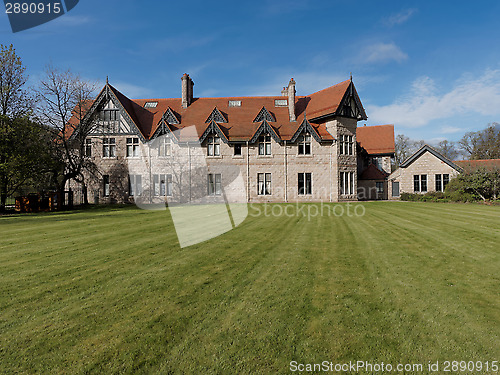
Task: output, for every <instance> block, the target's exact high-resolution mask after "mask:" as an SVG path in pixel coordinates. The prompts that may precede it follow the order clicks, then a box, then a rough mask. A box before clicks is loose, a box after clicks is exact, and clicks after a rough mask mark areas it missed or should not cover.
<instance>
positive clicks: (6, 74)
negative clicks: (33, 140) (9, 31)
mask: <svg viewBox="0 0 500 375" xmlns="http://www.w3.org/2000/svg"><path fill="white" fill-rule="evenodd" d="M27 80H28V76H27V75H26V67H24V65H23V63H22V60H21V58H20V57H19V56H18V55H17V54H16V50H15V49H14V46H13V45H12V44H11V45H10V46H8V47H7V46H4V45H3V44H0V115H2V116H8V117H10V118H16V117H21V116H23V115H25V114H27V113H28V112H29V111H30V109H31V104H32V101H31V98H30V95H29V93H28V90H27V89H26V88H25V85H26V81H27Z"/></svg>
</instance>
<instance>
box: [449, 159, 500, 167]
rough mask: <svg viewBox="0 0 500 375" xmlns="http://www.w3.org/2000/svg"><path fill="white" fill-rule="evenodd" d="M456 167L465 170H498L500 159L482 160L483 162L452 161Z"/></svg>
mask: <svg viewBox="0 0 500 375" xmlns="http://www.w3.org/2000/svg"><path fill="white" fill-rule="evenodd" d="M454 163H455V164H456V165H458V166H459V167H462V168H463V169H465V170H475V169H482V168H483V169H489V170H491V169H499V170H500V159H484V160H456V161H454Z"/></svg>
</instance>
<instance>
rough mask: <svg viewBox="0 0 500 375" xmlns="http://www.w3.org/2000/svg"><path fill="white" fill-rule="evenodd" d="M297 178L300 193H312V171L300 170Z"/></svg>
mask: <svg viewBox="0 0 500 375" xmlns="http://www.w3.org/2000/svg"><path fill="white" fill-rule="evenodd" d="M297 180H298V181H297V190H298V191H297V192H298V195H312V173H311V172H300V173H298V179H297ZM301 181H302V183H301Z"/></svg>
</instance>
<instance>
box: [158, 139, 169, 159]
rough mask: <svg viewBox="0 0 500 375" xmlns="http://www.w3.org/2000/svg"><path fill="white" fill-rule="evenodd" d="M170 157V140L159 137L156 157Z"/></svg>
mask: <svg viewBox="0 0 500 375" xmlns="http://www.w3.org/2000/svg"><path fill="white" fill-rule="evenodd" d="M170 155H172V139H170V137H161V138H160V142H159V145H158V156H170Z"/></svg>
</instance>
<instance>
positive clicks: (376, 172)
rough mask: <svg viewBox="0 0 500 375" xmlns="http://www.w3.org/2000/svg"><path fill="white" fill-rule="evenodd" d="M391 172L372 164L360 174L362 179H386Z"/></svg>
mask: <svg viewBox="0 0 500 375" xmlns="http://www.w3.org/2000/svg"><path fill="white" fill-rule="evenodd" d="M388 175H389V174H387V173H386V172H384V171H381V170H380V169H378V168H377V166H376V165H375V164H370V165H369V166H368V168H366V169H365V170H364V171H363V173H361V176H359V179H360V180H384V179H385V178H386V177H387V176H388Z"/></svg>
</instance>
